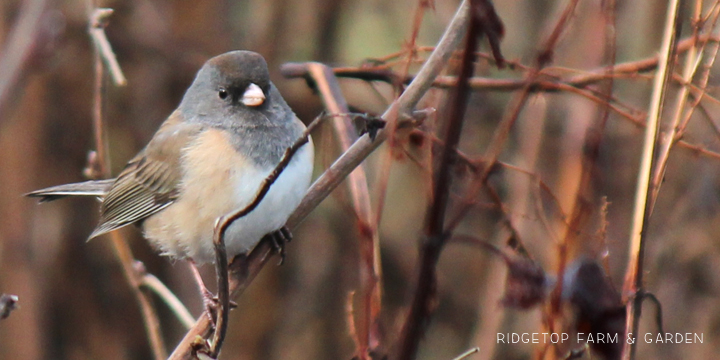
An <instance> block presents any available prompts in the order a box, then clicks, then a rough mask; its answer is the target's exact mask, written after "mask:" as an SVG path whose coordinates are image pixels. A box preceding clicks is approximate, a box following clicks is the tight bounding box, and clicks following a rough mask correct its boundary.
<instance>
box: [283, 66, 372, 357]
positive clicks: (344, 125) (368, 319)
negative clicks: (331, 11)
mask: <svg viewBox="0 0 720 360" xmlns="http://www.w3.org/2000/svg"><path fill="white" fill-rule="evenodd" d="M292 66H300V67H302V68H303V69H304V71H303V70H302V69H293V74H300V73H302V72H304V76H303V77H305V78H306V79H309V80H311V81H313V83H314V85H315V88H317V90H318V93H319V95H320V98H321V99H322V101H323V104H324V105H325V108H326V109H327V111H328V112H330V114H341V115H339V117H340V119H339V120H340V121H337V120H334V121H332V124H333V129H335V135H336V136H337V138H338V139H339V141H340V146H341V150H342V151H343V152H344V151H346V150H347V149H348V148H350V146H352V144H353V143H354V142H355V141H357V139H358V135H357V131H356V130H355V126H354V125H353V121H352V119H351V118H350V117H349V116H348V115H347V114H348V113H349V112H350V110H349V108H348V105H347V102H346V101H345V97H344V96H343V95H342V91H341V89H340V84H339V83H338V81H337V78H336V77H335V75H334V74H333V72H332V69H331V68H330V67H328V66H327V65H324V64H321V63H307V64H294V65H292ZM283 68H285V67H283ZM281 71H282V69H281ZM347 185H348V191H349V192H350V197H351V198H352V205H353V209H354V210H355V216H356V217H357V226H358V229H359V231H360V244H359V245H360V256H361V263H360V274H361V279H362V280H361V281H362V282H363V283H364V284H363V285H362V287H363V289H362V291H361V292H360V294H362V297H363V308H362V310H361V311H360V313H361V314H362V315H361V316H362V319H361V321H355V322H354V323H355V324H356V325H359V326H360V327H359V328H356V329H354V331H355V333H356V334H357V335H358V336H359V340H360V344H359V345H360V348H359V349H357V351H358V354H356V355H357V356H358V358H359V359H367V358H369V352H370V351H373V350H375V349H376V348H377V347H378V346H379V341H380V334H379V332H378V328H377V318H378V315H379V314H380V309H381V300H382V293H381V289H382V285H381V283H380V281H381V279H382V270H381V267H380V239H379V236H378V231H377V222H376V220H375V219H376V218H375V215H374V214H373V210H372V206H371V203H370V190H369V189H368V180H367V174H366V172H365V167H364V166H358V167H357V168H356V169H355V171H353V172H352V173H351V174H350V176H348V181H347Z"/></svg>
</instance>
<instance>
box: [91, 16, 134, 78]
mask: <svg viewBox="0 0 720 360" xmlns="http://www.w3.org/2000/svg"><path fill="white" fill-rule="evenodd" d="M112 13H113V9H107V8H99V9H95V10H94V11H93V13H92V15H91V16H90V29H89V32H90V37H92V39H93V43H94V44H95V49H96V50H97V51H98V52H100V57H101V58H102V60H103V62H104V63H105V66H106V67H107V69H108V71H109V72H110V75H111V77H112V79H113V82H114V83H115V86H125V85H126V84H127V79H126V78H125V74H123V71H122V69H121V68H120V64H118V61H117V58H116V57H115V52H113V50H112V46H110V42H109V41H108V39H107V36H106V35H105V26H107V21H108V20H107V19H108V17H110V15H112Z"/></svg>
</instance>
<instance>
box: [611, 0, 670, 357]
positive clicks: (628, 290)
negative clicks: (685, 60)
mask: <svg viewBox="0 0 720 360" xmlns="http://www.w3.org/2000/svg"><path fill="white" fill-rule="evenodd" d="M679 3H680V1H679V0H670V3H669V6H668V10H667V19H666V23H665V33H664V35H663V42H662V48H661V51H660V62H659V69H658V72H657V73H656V74H655V81H654V84H653V93H652V100H651V102H650V107H649V111H648V121H647V127H646V128H645V138H644V141H643V151H642V156H641V162H640V171H639V172H638V180H637V189H636V190H635V207H634V211H633V221H632V231H631V233H630V259H629V264H628V267H627V273H626V276H625V286H624V288H625V294H635V293H637V292H638V291H642V285H643V260H644V255H645V241H644V239H645V236H646V235H647V234H646V229H647V223H648V218H649V216H650V211H651V209H650V207H648V197H649V196H650V177H651V176H652V164H653V155H654V154H655V142H656V139H657V136H658V129H659V126H658V125H659V123H660V115H661V114H662V105H663V99H664V98H665V96H664V95H665V90H666V88H667V84H668V81H669V78H670V74H672V65H673V61H674V57H673V54H674V52H673V49H674V43H675V41H676V40H677V38H676V31H678V29H679V27H678V26H677V23H678V17H679V14H680V11H679V7H680V4H679ZM641 308H642V298H641V297H638V296H635V297H634V298H633V299H632V300H631V301H628V303H627V320H626V333H633V334H637V330H638V328H639V327H640V315H641ZM636 349H637V345H636V344H635V342H632V343H631V342H626V344H625V347H624V349H623V359H626V360H632V359H634V358H635V350H636Z"/></svg>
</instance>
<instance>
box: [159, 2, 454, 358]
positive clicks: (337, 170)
mask: <svg viewBox="0 0 720 360" xmlns="http://www.w3.org/2000/svg"><path fill="white" fill-rule="evenodd" d="M466 9H467V1H464V2H463V3H462V4H461V5H460V8H459V10H458V12H457V13H456V14H455V17H454V18H453V20H452V22H451V23H450V25H448V27H447V29H446V30H445V34H444V35H443V37H442V38H441V39H440V42H439V44H438V46H437V47H436V48H435V51H434V52H433V53H432V54H431V55H430V57H429V58H428V61H427V62H426V63H425V64H424V65H423V67H422V68H421V69H420V71H419V72H418V75H417V76H416V78H415V80H414V81H413V82H412V83H411V84H410V85H409V86H408V88H407V89H406V90H405V92H403V94H402V95H401V96H400V97H399V98H398V99H397V100H395V101H394V102H393V103H392V104H391V105H390V107H389V108H388V109H387V110H386V111H385V113H384V114H383V117H387V116H388V115H389V114H392V113H395V114H399V115H400V117H401V118H400V120H401V121H400V125H401V126H407V125H413V124H415V121H414V120H413V118H412V116H411V110H412V109H414V108H415V106H416V105H417V103H418V101H420V98H422V96H423V95H424V94H425V92H427V90H428V89H430V87H431V86H432V82H433V80H434V79H435V78H436V77H437V76H438V74H439V73H440V71H441V70H442V69H443V68H444V67H445V64H446V63H447V61H448V59H449V58H450V56H451V55H452V52H453V51H454V50H455V48H456V47H457V45H458V44H459V43H460V41H461V40H462V37H463V35H465V28H466V27H467V24H468V14H467V11H466ZM387 136H388V134H387V132H386V131H384V130H381V131H380V132H378V134H377V136H376V138H375V139H374V140H371V139H370V137H369V136H368V135H364V136H362V137H360V138H359V139H358V140H357V141H356V142H355V143H354V144H353V145H352V146H351V147H350V148H349V149H348V150H347V151H346V152H345V153H343V154H342V155H341V156H340V157H339V158H338V159H337V160H336V161H335V163H333V164H332V165H331V166H330V168H328V169H327V170H326V171H325V172H324V173H323V174H322V175H321V176H320V177H319V178H318V179H317V180H316V181H315V183H313V185H312V186H311V187H310V189H309V190H308V192H307V194H305V198H304V199H303V201H302V202H301V203H300V206H298V208H297V209H296V210H295V212H293V214H292V215H291V216H290V218H289V219H288V222H287V223H286V226H287V227H288V228H290V229H292V228H294V227H296V226H297V225H298V224H299V223H300V222H301V221H302V219H304V218H305V217H306V216H307V215H308V214H309V213H310V212H311V211H312V210H313V209H315V207H317V205H318V204H320V202H321V201H322V200H323V199H325V198H326V197H327V196H328V195H329V194H330V193H331V192H332V191H333V190H334V189H335V188H336V187H337V186H338V185H339V184H340V183H341V182H342V181H343V180H344V179H345V178H347V177H348V176H349V174H350V173H351V172H352V171H353V170H354V169H355V168H356V167H357V166H358V165H359V164H360V163H361V162H362V161H363V160H365V158H367V157H368V155H370V154H371V153H372V152H373V151H374V150H375V149H376V148H377V147H378V146H380V144H382V142H383V141H385V140H386V139H387ZM271 251H272V249H271V247H270V244H269V243H267V242H260V243H259V244H258V245H257V246H256V247H255V249H253V251H251V252H250V254H248V255H247V256H242V257H241V258H242V260H238V259H237V258H236V260H235V261H233V263H232V264H230V272H231V274H230V297H231V298H234V297H237V296H238V295H239V294H240V293H242V292H243V291H244V290H245V288H247V286H248V285H249V284H250V283H251V282H252V280H253V279H254V278H255V276H256V275H257V274H258V273H259V272H260V270H261V269H262V268H263V266H265V264H266V263H267V262H268V260H269V259H270V257H271V256H272V253H271ZM210 330H211V324H210V320H209V319H208V318H207V316H201V317H200V318H199V319H198V321H197V322H196V323H195V326H193V328H192V329H190V331H188V333H187V334H186V335H185V337H184V338H183V340H182V341H181V342H180V344H178V346H177V347H176V348H175V351H174V352H173V353H172V355H170V359H191V358H192V349H193V343H194V341H195V340H196V339H197V337H198V336H199V337H202V338H205V337H207V335H208V333H209V332H210Z"/></svg>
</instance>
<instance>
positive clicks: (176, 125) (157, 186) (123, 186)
mask: <svg viewBox="0 0 720 360" xmlns="http://www.w3.org/2000/svg"><path fill="white" fill-rule="evenodd" d="M180 116H181V115H180V114H179V113H178V112H175V113H173V115H171V116H170V118H168V120H167V121H166V122H165V123H163V125H162V126H161V127H160V129H159V130H158V132H157V133H156V134H155V136H154V137H153V139H152V140H150V143H148V145H147V146H146V147H145V149H143V151H141V152H140V153H139V154H138V155H137V156H136V157H135V158H133V159H132V160H131V161H130V162H129V163H128V164H127V166H126V167H125V169H124V170H123V171H122V172H121V173H120V175H119V176H118V177H117V180H116V181H115V183H113V185H112V187H111V188H110V190H109V191H108V193H107V195H106V196H105V198H104V199H103V202H102V207H101V210H100V222H99V224H98V226H97V227H96V228H95V230H94V231H93V233H92V234H90V237H89V239H92V238H94V237H96V236H99V235H102V234H105V233H107V232H110V231H113V230H115V229H118V228H121V227H123V226H125V225H128V224H132V223H135V222H137V221H140V220H143V219H145V218H147V217H148V216H151V215H153V214H155V213H157V212H158V211H160V210H162V209H164V208H166V207H168V206H170V205H171V204H172V203H173V202H174V201H175V199H177V197H178V194H179V189H178V187H179V184H180V181H181V179H182V169H181V163H180V161H181V157H182V150H183V149H184V148H185V147H186V146H187V145H188V143H189V142H191V141H192V140H193V139H194V138H195V137H196V136H197V134H199V133H200V131H201V130H202V128H201V127H200V126H199V125H193V124H187V123H186V122H182V121H180Z"/></svg>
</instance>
